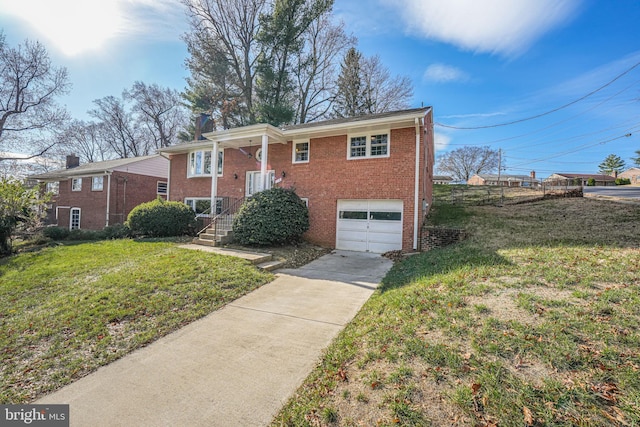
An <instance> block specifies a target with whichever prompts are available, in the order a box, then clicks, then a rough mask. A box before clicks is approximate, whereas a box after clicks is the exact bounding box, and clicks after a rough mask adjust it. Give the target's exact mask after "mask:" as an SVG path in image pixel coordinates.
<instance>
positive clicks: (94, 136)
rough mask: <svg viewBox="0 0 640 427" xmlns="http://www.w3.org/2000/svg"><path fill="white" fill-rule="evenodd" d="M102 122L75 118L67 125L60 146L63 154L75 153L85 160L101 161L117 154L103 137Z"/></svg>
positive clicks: (89, 161)
mask: <svg viewBox="0 0 640 427" xmlns="http://www.w3.org/2000/svg"><path fill="white" fill-rule="evenodd" d="M101 126H102V125H101V124H98V123H94V122H85V121H83V120H74V121H72V122H71V124H69V126H67V128H66V129H65V132H64V133H63V135H62V139H63V141H62V142H61V143H60V144H59V147H60V148H61V149H62V150H64V153H62V152H61V153H60V155H62V154H68V153H75V154H77V155H78V156H79V157H80V159H82V161H83V162H88V163H91V162H100V161H103V160H109V159H111V158H113V157H114V156H115V152H114V151H113V149H112V148H111V146H110V145H108V144H107V143H105V141H104V140H103V139H102V136H103V134H104V131H103V130H102V129H101Z"/></svg>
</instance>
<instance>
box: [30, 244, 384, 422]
mask: <svg viewBox="0 0 640 427" xmlns="http://www.w3.org/2000/svg"><path fill="white" fill-rule="evenodd" d="M391 265H392V262H391V261H390V260H388V259H385V258H382V257H380V256H379V255H372V254H365V253H356V252H345V251H334V252H333V253H331V254H328V255H325V256H323V257H322V258H320V259H318V260H316V261H313V262H311V263H310V264H307V265H306V266H304V267H302V268H299V269H293V270H280V271H279V272H278V274H277V278H276V279H275V280H274V281H273V282H271V283H269V284H267V285H265V286H263V287H261V288H259V289H257V290H256V291H254V292H252V293H250V294H248V295H246V296H244V297H242V298H240V299H238V300H236V301H234V302H233V303H231V304H229V305H227V306H226V307H224V308H223V309H221V310H218V311H216V312H214V313H212V314H210V315H209V316H207V317H205V318H203V319H201V320H199V321H196V322H194V323H192V324H190V325H188V326H186V327H184V328H182V329H180V330H179V331H177V332H174V333H173V334H170V335H168V336H166V337H164V338H162V339H160V340H158V341H156V342H154V343H153V344H151V345H149V346H147V347H145V348H142V349H140V350H138V351H136V352H134V353H132V354H130V355H128V356H126V357H124V358H122V359H120V360H118V361H116V362H114V363H112V364H110V365H108V366H105V367H103V368H101V369H99V370H98V371H96V372H94V373H93V374H90V375H88V376H87V377H85V378H82V379H80V380H78V381H77V382H75V383H73V384H71V385H69V386H67V387H65V388H63V389H61V390H59V391H58V392H55V393H53V394H51V395H48V396H46V397H44V398H42V399H40V400H39V401H37V402H34V403H37V404H45V403H49V404H55V403H58V404H69V405H70V417H69V418H70V425H71V426H89V425H90V426H109V427H111V426H127V427H128V426H134V425H135V426H154V427H156V426H231V425H234V426H265V425H268V424H269V423H270V422H271V420H272V418H273V416H274V415H275V414H276V413H277V412H278V411H279V410H280V408H281V407H282V405H283V404H284V403H285V402H286V401H287V400H288V399H289V397H291V396H292V395H293V393H294V392H295V390H296V389H297V388H298V387H299V386H300V385H301V383H302V381H303V380H304V379H305V378H306V377H307V375H308V374H309V373H310V372H311V370H312V369H313V367H314V366H315V365H316V363H317V362H318V361H319V360H320V357H321V355H322V351H323V349H325V348H326V347H327V346H328V345H329V343H330V342H331V341H332V340H333V339H334V338H335V337H336V335H337V334H338V333H339V332H340V331H341V330H342V329H343V328H344V326H345V325H346V324H347V323H349V322H350V321H351V320H352V319H353V317H354V316H355V314H356V313H357V312H358V310H359V309H360V308H361V307H362V305H363V304H364V302H365V301H366V300H367V299H368V298H369V297H370V296H371V294H372V293H373V291H374V290H375V288H376V286H377V285H378V283H379V282H380V281H381V279H382V278H383V277H384V275H385V274H386V273H387V271H388V270H389V268H391Z"/></svg>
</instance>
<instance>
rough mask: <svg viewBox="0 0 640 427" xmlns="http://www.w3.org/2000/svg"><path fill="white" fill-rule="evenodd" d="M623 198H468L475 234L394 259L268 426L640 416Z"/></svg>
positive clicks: (634, 301)
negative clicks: (499, 203)
mask: <svg viewBox="0 0 640 427" xmlns="http://www.w3.org/2000/svg"><path fill="white" fill-rule="evenodd" d="M621 206H622V205H620V206H618V205H612V204H610V203H604V202H599V201H594V200H583V199H558V200H550V201H541V202H535V203H531V204H524V205H513V206H506V205H505V207H502V208H500V207H493V206H482V207H468V208H466V209H468V212H467V214H468V215H462V216H459V217H458V218H459V220H460V221H462V222H461V223H460V224H457V225H459V226H464V228H467V229H468V230H469V232H470V235H471V237H470V238H469V239H468V240H467V241H465V242H463V243H461V244H458V245H455V246H452V247H447V248H443V249H438V250H434V251H431V252H427V253H423V254H420V255H416V256H413V257H409V258H407V259H405V260H403V261H401V262H398V263H397V264H395V265H394V267H393V268H392V270H391V271H390V272H389V273H388V274H387V276H386V277H385V278H384V280H383V282H382V284H381V286H380V288H379V289H378V290H377V291H376V293H374V295H373V296H372V297H371V298H370V299H369V301H368V302H367V303H366V304H365V306H364V307H363V309H362V310H361V311H360V313H359V314H358V315H357V316H356V318H355V320H354V321H353V322H352V323H351V324H349V325H348V326H347V327H346V328H345V330H344V331H343V332H342V333H341V335H340V336H339V337H338V339H336V341H335V342H334V343H333V344H332V346H331V347H330V348H329V349H328V350H327V356H326V357H325V359H324V361H323V362H322V364H321V365H319V367H318V368H317V369H316V370H315V371H314V372H313V374H312V375H311V377H310V378H309V379H308V380H307V381H306V382H305V384H304V385H303V386H302V387H301V388H300V389H299V390H298V393H297V394H296V396H295V397H294V398H293V399H291V401H289V403H288V404H287V405H286V407H285V408H284V409H283V411H282V412H281V413H280V414H279V415H278V416H277V417H276V419H275V420H274V422H273V425H288V426H305V425H328V424H326V423H324V422H323V420H322V418H321V417H315V416H314V414H320V413H321V410H322V408H325V407H329V408H332V411H335V418H334V420H333V421H332V424H331V425H344V426H346V425H359V424H357V423H356V422H354V420H358V423H360V425H457V426H475V425H492V424H495V425H505V426H506V425H522V426H542V425H550V426H551V425H553V426H574V425H581V426H604V425H613V426H616V425H618V426H626V425H639V424H640V399H639V396H640V249H639V248H638V245H639V244H640V230H639V229H637V224H638V223H640V207H637V206H634V205H624V206H623V207H621ZM453 225H456V224H453ZM372 384H375V385H376V386H375V387H372ZM345 391H347V392H348V393H347V394H348V395H349V396H357V398H356V399H343V398H341V396H344V395H345Z"/></svg>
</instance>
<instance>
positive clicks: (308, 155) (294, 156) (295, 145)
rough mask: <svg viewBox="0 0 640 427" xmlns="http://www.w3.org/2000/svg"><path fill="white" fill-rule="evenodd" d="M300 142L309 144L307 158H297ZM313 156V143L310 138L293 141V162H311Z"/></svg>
mask: <svg viewBox="0 0 640 427" xmlns="http://www.w3.org/2000/svg"><path fill="white" fill-rule="evenodd" d="M300 144H307V160H298V159H297V153H298V151H297V147H298V145H300ZM310 157H311V143H310V141H309V140H306V139H305V140H300V141H293V149H292V150H291V163H309V158H310Z"/></svg>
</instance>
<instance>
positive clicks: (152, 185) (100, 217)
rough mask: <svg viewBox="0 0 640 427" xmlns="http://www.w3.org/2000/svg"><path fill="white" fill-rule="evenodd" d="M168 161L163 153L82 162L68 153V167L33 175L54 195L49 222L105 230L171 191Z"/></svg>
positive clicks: (78, 227) (76, 227)
mask: <svg viewBox="0 0 640 427" xmlns="http://www.w3.org/2000/svg"><path fill="white" fill-rule="evenodd" d="M168 170H169V161H168V160H167V159H166V158H163V157H161V156H159V155H157V154H156V155H152V156H146V157H133V158H128V159H117V160H107V161H104V162H94V163H86V164H83V165H80V164H79V158H78V157H76V156H67V163H66V168H65V169H59V170H55V171H51V172H47V173H43V174H39V175H32V176H30V177H29V179H31V180H36V181H37V182H39V183H41V184H42V185H46V188H47V190H49V191H52V192H53V193H54V194H55V195H54V198H53V205H52V208H51V210H52V215H51V220H50V221H49V223H50V224H55V225H58V226H60V227H68V228H69V229H86V230H102V229H103V228H104V227H105V226H108V225H114V224H122V223H123V222H124V221H126V219H127V215H129V212H130V211H131V209H133V208H134V207H136V206H137V205H139V204H140V203H144V202H148V201H151V200H154V199H156V198H157V197H158V196H160V197H166V191H167V176H168Z"/></svg>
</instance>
